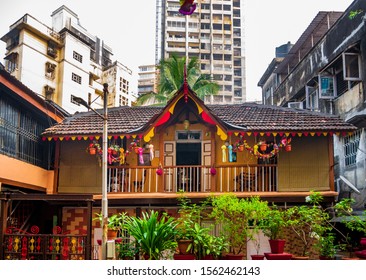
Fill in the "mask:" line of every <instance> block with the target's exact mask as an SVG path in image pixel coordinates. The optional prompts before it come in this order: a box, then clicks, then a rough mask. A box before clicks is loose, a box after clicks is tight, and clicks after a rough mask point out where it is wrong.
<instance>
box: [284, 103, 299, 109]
mask: <svg viewBox="0 0 366 280" xmlns="http://www.w3.org/2000/svg"><path fill="white" fill-rule="evenodd" d="M287 106H288V107H289V108H298V109H303V104H302V102H289V103H287Z"/></svg>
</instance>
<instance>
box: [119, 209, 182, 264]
mask: <svg viewBox="0 0 366 280" xmlns="http://www.w3.org/2000/svg"><path fill="white" fill-rule="evenodd" d="M177 224H178V223H177V221H176V220H175V219H174V218H173V217H169V216H168V215H167V214H166V213H163V214H162V215H161V216H160V215H159V212H156V211H154V210H152V211H150V212H143V213H142V217H141V218H140V217H128V219H127V222H126V225H125V227H126V229H127V230H128V232H129V234H130V235H131V236H133V237H134V238H135V240H136V243H137V245H138V247H139V249H140V252H141V254H142V255H143V256H144V258H145V259H149V260H158V259H160V258H162V254H163V252H164V251H165V250H171V249H175V248H176V246H177V244H176V242H175V236H176V234H177V231H176V226H177Z"/></svg>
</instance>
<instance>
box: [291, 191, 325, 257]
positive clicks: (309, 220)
mask: <svg viewBox="0 0 366 280" xmlns="http://www.w3.org/2000/svg"><path fill="white" fill-rule="evenodd" d="M320 199H322V197H320V196H319V193H315V192H313V193H311V194H310V195H309V196H308V197H306V202H308V203H309V204H310V205H301V206H293V207H291V208H288V209H287V211H286V214H287V219H288V221H287V225H288V226H289V228H290V230H292V232H293V233H295V235H296V236H297V237H298V238H299V240H300V241H301V243H302V247H301V248H300V256H299V257H301V258H309V251H310V249H311V247H312V246H313V245H314V244H315V242H316V240H317V239H319V237H320V236H322V235H323V234H324V233H325V232H327V231H329V230H330V229H331V228H330V227H329V225H328V223H327V220H329V215H328V213H327V212H325V211H323V209H322V208H321V207H319V206H318V205H317V204H318V201H319V200H320Z"/></svg>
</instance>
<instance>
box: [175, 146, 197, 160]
mask: <svg viewBox="0 0 366 280" xmlns="http://www.w3.org/2000/svg"><path fill="white" fill-rule="evenodd" d="M176 150H177V158H176V163H177V165H201V143H177V146H176Z"/></svg>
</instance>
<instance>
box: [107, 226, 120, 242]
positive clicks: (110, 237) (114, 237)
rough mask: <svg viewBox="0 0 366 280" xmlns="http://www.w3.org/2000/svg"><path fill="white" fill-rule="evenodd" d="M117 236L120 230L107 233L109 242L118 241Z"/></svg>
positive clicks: (109, 230)
mask: <svg viewBox="0 0 366 280" xmlns="http://www.w3.org/2000/svg"><path fill="white" fill-rule="evenodd" d="M117 234H118V230H114V229H108V232H107V238H108V240H112V239H116V238H117Z"/></svg>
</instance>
